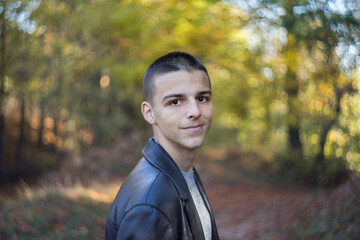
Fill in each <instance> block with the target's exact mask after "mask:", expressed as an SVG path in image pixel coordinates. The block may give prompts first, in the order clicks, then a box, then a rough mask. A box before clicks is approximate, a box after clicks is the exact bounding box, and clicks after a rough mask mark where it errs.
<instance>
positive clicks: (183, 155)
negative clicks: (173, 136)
mask: <svg viewBox="0 0 360 240" xmlns="http://www.w3.org/2000/svg"><path fill="white" fill-rule="evenodd" d="M154 139H155V142H156V143H158V144H160V145H161V147H162V148H164V149H165V151H166V152H167V153H168V154H169V155H170V157H171V158H172V159H173V160H174V162H175V163H176V165H177V166H178V167H179V168H180V169H181V170H183V171H184V172H190V171H192V170H193V167H194V161H195V156H196V149H186V148H181V149H179V148H175V147H174V146H173V145H172V144H167V142H163V141H161V139H156V138H154Z"/></svg>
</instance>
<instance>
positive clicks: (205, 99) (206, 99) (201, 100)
mask: <svg viewBox="0 0 360 240" xmlns="http://www.w3.org/2000/svg"><path fill="white" fill-rule="evenodd" d="M208 100H209V99H208V98H207V97H199V98H198V101H199V102H207V101H208Z"/></svg>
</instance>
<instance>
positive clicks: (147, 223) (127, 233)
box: [116, 205, 175, 240]
mask: <svg viewBox="0 0 360 240" xmlns="http://www.w3.org/2000/svg"><path fill="white" fill-rule="evenodd" d="M116 239H117V240H125V239H134V240H143V239H154V240H155V239H156V240H162V239H164V240H169V239H175V235H174V230H173V227H172V226H171V222H170V221H169V219H168V217H167V216H166V215H165V214H164V213H162V212H161V211H160V210H159V209H157V208H155V207H154V206H151V205H137V206H135V207H134V208H132V209H131V210H129V211H128V212H127V213H126V214H125V216H124V217H123V219H122V220H121V222H120V225H119V228H118V232H117V237H116Z"/></svg>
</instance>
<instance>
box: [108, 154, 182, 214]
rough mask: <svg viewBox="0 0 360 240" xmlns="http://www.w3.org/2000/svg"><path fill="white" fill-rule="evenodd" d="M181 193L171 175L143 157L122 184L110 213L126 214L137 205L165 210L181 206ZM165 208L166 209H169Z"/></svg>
mask: <svg viewBox="0 0 360 240" xmlns="http://www.w3.org/2000/svg"><path fill="white" fill-rule="evenodd" d="M179 199H180V197H179V194H178V192H177V190H176V187H175V185H174V183H173V182H172V180H171V177H170V176H168V175H167V174H165V173H164V172H163V171H162V170H160V169H158V168H157V167H155V166H153V165H152V164H150V163H149V162H148V161H147V160H145V159H144V158H142V159H141V160H140V161H139V163H138V164H137V166H136V167H135V168H134V169H133V171H132V172H131V173H130V174H129V176H128V177H127V179H126V180H125V182H124V183H123V184H122V186H121V188H120V190H119V192H118V194H117V196H116V198H115V200H114V203H113V206H112V209H111V211H110V213H115V212H116V213H117V214H116V215H117V216H121V215H125V214H126V213H127V212H128V211H129V210H131V209H133V208H136V206H141V205H147V206H150V207H154V208H157V209H159V210H161V211H162V210H163V208H164V206H166V207H167V209H173V210H175V208H179V202H180V200H179ZM167 209H165V210H164V211H167Z"/></svg>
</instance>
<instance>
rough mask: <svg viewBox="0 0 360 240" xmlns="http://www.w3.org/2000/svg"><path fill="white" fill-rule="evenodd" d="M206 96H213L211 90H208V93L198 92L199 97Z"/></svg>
mask: <svg viewBox="0 0 360 240" xmlns="http://www.w3.org/2000/svg"><path fill="white" fill-rule="evenodd" d="M206 94H209V95H210V96H211V91H210V90H207V91H200V92H198V95H206Z"/></svg>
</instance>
